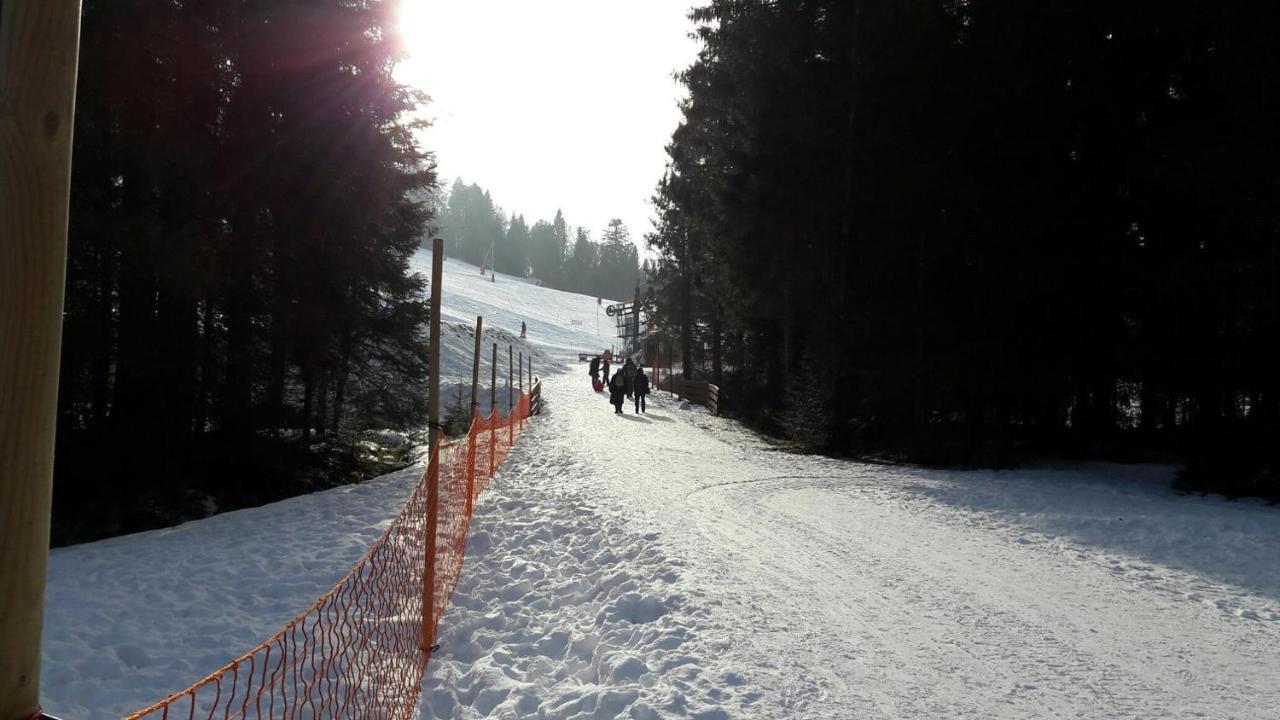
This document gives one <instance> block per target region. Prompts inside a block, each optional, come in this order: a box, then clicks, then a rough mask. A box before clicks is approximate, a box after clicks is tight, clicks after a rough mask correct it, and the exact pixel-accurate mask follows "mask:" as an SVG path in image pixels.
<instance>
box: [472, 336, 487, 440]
mask: <svg viewBox="0 0 1280 720" xmlns="http://www.w3.org/2000/svg"><path fill="white" fill-rule="evenodd" d="M483 334H484V316H483V315H477V316H476V351H475V354H474V355H473V356H472V358H471V416H472V417H475V414H476V410H478V409H479V408H480V405H479V404H478V403H477V401H476V390H477V389H478V387H479V385H480V336H481V335H483Z"/></svg>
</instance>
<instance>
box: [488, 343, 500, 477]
mask: <svg viewBox="0 0 1280 720" xmlns="http://www.w3.org/2000/svg"><path fill="white" fill-rule="evenodd" d="M497 421H498V343H494V344H493V362H491V363H489V477H490V478H493V473H494V471H495V470H497V464H496V462H495V458H494V456H495V453H496V452H497V445H498V422H497Z"/></svg>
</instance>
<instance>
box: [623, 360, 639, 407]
mask: <svg viewBox="0 0 1280 720" xmlns="http://www.w3.org/2000/svg"><path fill="white" fill-rule="evenodd" d="M635 377H636V364H635V363H634V362H632V360H631V358H627V362H626V364H624V365H623V366H622V378H623V379H624V380H626V381H627V399H628V400H630V399H631V383H632V381H634V380H635Z"/></svg>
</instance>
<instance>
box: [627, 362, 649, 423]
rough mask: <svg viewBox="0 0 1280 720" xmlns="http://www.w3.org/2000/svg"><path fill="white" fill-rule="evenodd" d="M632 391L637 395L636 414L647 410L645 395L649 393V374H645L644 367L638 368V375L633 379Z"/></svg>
mask: <svg viewBox="0 0 1280 720" xmlns="http://www.w3.org/2000/svg"><path fill="white" fill-rule="evenodd" d="M631 382H632V388H631V389H632V392H634V393H635V396H636V414H637V415H638V414H640V413H642V412H645V409H644V396H645V395H648V394H649V376H648V375H645V374H644V368H642V367H640V368H636V376H635V377H634V378H633V379H632V380H631Z"/></svg>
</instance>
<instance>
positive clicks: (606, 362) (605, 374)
mask: <svg viewBox="0 0 1280 720" xmlns="http://www.w3.org/2000/svg"><path fill="white" fill-rule="evenodd" d="M600 368H601V372H602V373H603V374H602V375H601V377H602V378H604V384H605V385H608V384H609V358H608V356H605V359H604V362H602V363H600Z"/></svg>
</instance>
